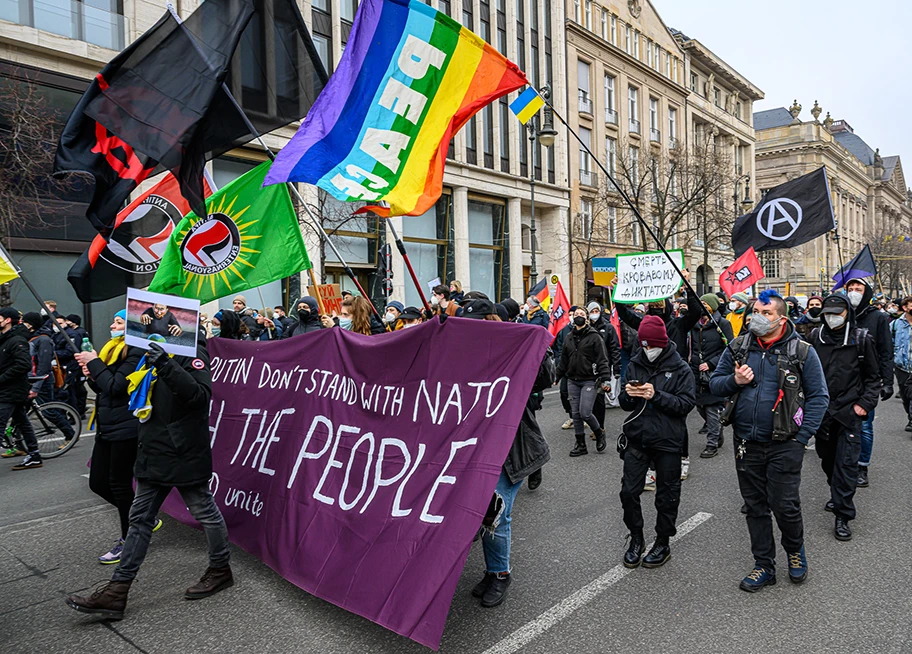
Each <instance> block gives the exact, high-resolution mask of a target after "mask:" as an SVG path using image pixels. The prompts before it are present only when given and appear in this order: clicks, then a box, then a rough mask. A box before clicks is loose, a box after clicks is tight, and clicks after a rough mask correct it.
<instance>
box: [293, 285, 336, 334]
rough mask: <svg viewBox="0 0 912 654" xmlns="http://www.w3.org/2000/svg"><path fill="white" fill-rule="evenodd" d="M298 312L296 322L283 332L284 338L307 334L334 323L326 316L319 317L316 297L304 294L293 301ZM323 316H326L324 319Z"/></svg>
mask: <svg viewBox="0 0 912 654" xmlns="http://www.w3.org/2000/svg"><path fill="white" fill-rule="evenodd" d="M295 307H296V310H297V314H298V320H297V322H296V323H295V324H294V325H292V326H291V327H290V328H289V329H288V330H287V331H286V332H285V333H284V334H283V337H284V338H291V337H292V336H300V335H301V334H309V333H310V332H315V331H317V330H320V329H324V328H325V327H332V326H333V325H334V324H335V323H333V322H332V318H329V317H328V316H324V317H321V316H320V310H319V304H318V303H317V298H315V297H311V296H309V295H305V296H304V297H302V298H301V299H300V300H298V301H297V302H295ZM324 318H326V319H325V320H324Z"/></svg>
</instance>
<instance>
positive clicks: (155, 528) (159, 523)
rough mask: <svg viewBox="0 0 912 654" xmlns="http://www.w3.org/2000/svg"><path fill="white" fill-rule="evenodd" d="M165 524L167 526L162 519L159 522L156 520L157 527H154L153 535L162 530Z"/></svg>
mask: <svg viewBox="0 0 912 654" xmlns="http://www.w3.org/2000/svg"><path fill="white" fill-rule="evenodd" d="M163 524H165V523H164V522H162V521H161V518H159V519H158V520H156V521H155V526H154V527H152V533H153V534H154V533H155V532H156V531H158V530H159V529H161V528H162V525H163Z"/></svg>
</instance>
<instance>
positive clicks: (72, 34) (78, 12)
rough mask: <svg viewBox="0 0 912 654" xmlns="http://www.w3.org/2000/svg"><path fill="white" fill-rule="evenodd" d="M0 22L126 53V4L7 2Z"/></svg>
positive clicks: (3, 7)
mask: <svg viewBox="0 0 912 654" xmlns="http://www.w3.org/2000/svg"><path fill="white" fill-rule="evenodd" d="M105 5H107V6H105ZM0 20H7V21H9V22H11V23H18V24H19V25H28V26H29V27H34V28H36V29H39V30H43V31H45V32H51V33H52V34H59V35H61V36H66V37H69V38H71V39H76V40H77V41H85V42H86V43H92V44H94V45H98V46H101V47H102V48H108V49H109V50H122V49H123V47H124V45H125V42H126V41H125V39H126V34H127V27H128V26H127V23H126V19H125V18H124V17H123V3H122V2H114V1H107V2H106V1H105V0H101V1H100V2H99V1H98V0H96V1H95V2H86V3H83V2H63V1H61V0H57V1H54V0H50V1H43V2H42V1H40V0H20V1H19V2H16V1H15V0H13V1H10V0H5V1H4V2H2V3H0Z"/></svg>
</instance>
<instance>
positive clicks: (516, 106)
mask: <svg viewBox="0 0 912 654" xmlns="http://www.w3.org/2000/svg"><path fill="white" fill-rule="evenodd" d="M543 106H545V101H544V100H542V97H541V96H540V95H539V94H538V93H537V92H536V91H535V89H533V88H532V87H531V86H530V87H529V88H527V89H526V90H525V91H523V92H522V93H520V94H519V97H518V98H516V99H515V100H514V101H513V102H511V103H510V111H512V112H513V113H514V114H516V117H517V118H519V122H521V123H522V124H523V125H525V124H526V123H528V122H529V120H530V119H531V118H532V116H534V115H535V114H537V113H538V110H539V109H541V108H542V107H543Z"/></svg>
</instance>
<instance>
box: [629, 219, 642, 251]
mask: <svg viewBox="0 0 912 654" xmlns="http://www.w3.org/2000/svg"><path fill="white" fill-rule="evenodd" d="M630 243H631V244H633V245H639V244H640V226H639V224H638V223H637V219H636V216H634V215H633V213H632V212H631V213H630Z"/></svg>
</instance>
